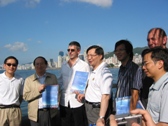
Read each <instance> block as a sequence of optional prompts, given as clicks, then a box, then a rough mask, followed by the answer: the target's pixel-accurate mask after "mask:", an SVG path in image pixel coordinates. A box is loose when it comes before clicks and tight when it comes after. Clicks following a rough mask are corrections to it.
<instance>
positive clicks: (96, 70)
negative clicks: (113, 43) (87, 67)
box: [92, 62, 107, 73]
mask: <svg viewBox="0 0 168 126" xmlns="http://www.w3.org/2000/svg"><path fill="white" fill-rule="evenodd" d="M105 66H107V63H105V62H102V63H101V64H100V65H99V66H98V67H97V68H96V69H95V70H93V71H92V72H93V73H96V72H98V71H99V70H100V69H101V68H103V67H105Z"/></svg>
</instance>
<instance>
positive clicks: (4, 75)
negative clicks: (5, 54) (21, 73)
mask: <svg viewBox="0 0 168 126" xmlns="http://www.w3.org/2000/svg"><path fill="white" fill-rule="evenodd" d="M2 75H3V77H4V78H7V79H9V80H13V79H15V74H14V76H13V77H12V78H11V79H10V78H9V77H8V76H6V74H5V71H4V72H3V73H2Z"/></svg>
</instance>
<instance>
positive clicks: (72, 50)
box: [67, 49, 75, 52]
mask: <svg viewBox="0 0 168 126" xmlns="http://www.w3.org/2000/svg"><path fill="white" fill-rule="evenodd" d="M67 51H68V52H69V51H71V52H74V51H75V49H67Z"/></svg>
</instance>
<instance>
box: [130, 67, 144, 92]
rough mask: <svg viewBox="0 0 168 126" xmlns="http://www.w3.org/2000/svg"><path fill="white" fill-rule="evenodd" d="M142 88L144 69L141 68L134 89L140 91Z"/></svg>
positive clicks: (137, 72) (135, 77)
mask: <svg viewBox="0 0 168 126" xmlns="http://www.w3.org/2000/svg"><path fill="white" fill-rule="evenodd" d="M141 88H142V68H141V67H139V68H138V69H137V71H136V74H135V76H134V79H133V85H132V89H136V90H140V89H141Z"/></svg>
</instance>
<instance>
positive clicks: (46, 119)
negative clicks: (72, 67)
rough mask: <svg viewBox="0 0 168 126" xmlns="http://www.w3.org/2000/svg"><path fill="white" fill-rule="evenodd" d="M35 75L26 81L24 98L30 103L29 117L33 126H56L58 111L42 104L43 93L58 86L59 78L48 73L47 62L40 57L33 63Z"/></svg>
mask: <svg viewBox="0 0 168 126" xmlns="http://www.w3.org/2000/svg"><path fill="white" fill-rule="evenodd" d="M33 65H34V67H35V74H33V75H31V76H29V77H27V78H26V80H25V86H24V90H23V98H24V100H25V101H27V102H28V117H29V120H30V124H31V126H55V125H56V122H54V121H55V118H54V117H55V116H56V114H57V113H58V110H57V109H55V108H44V107H43V104H42V92H43V91H44V90H45V88H46V86H47V85H56V84H58V83H57V78H56V76H55V75H54V74H51V73H48V72H46V68H47V65H48V63H47V60H46V59H45V58H44V57H42V56H38V57H37V58H35V60H34V61H33Z"/></svg>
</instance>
